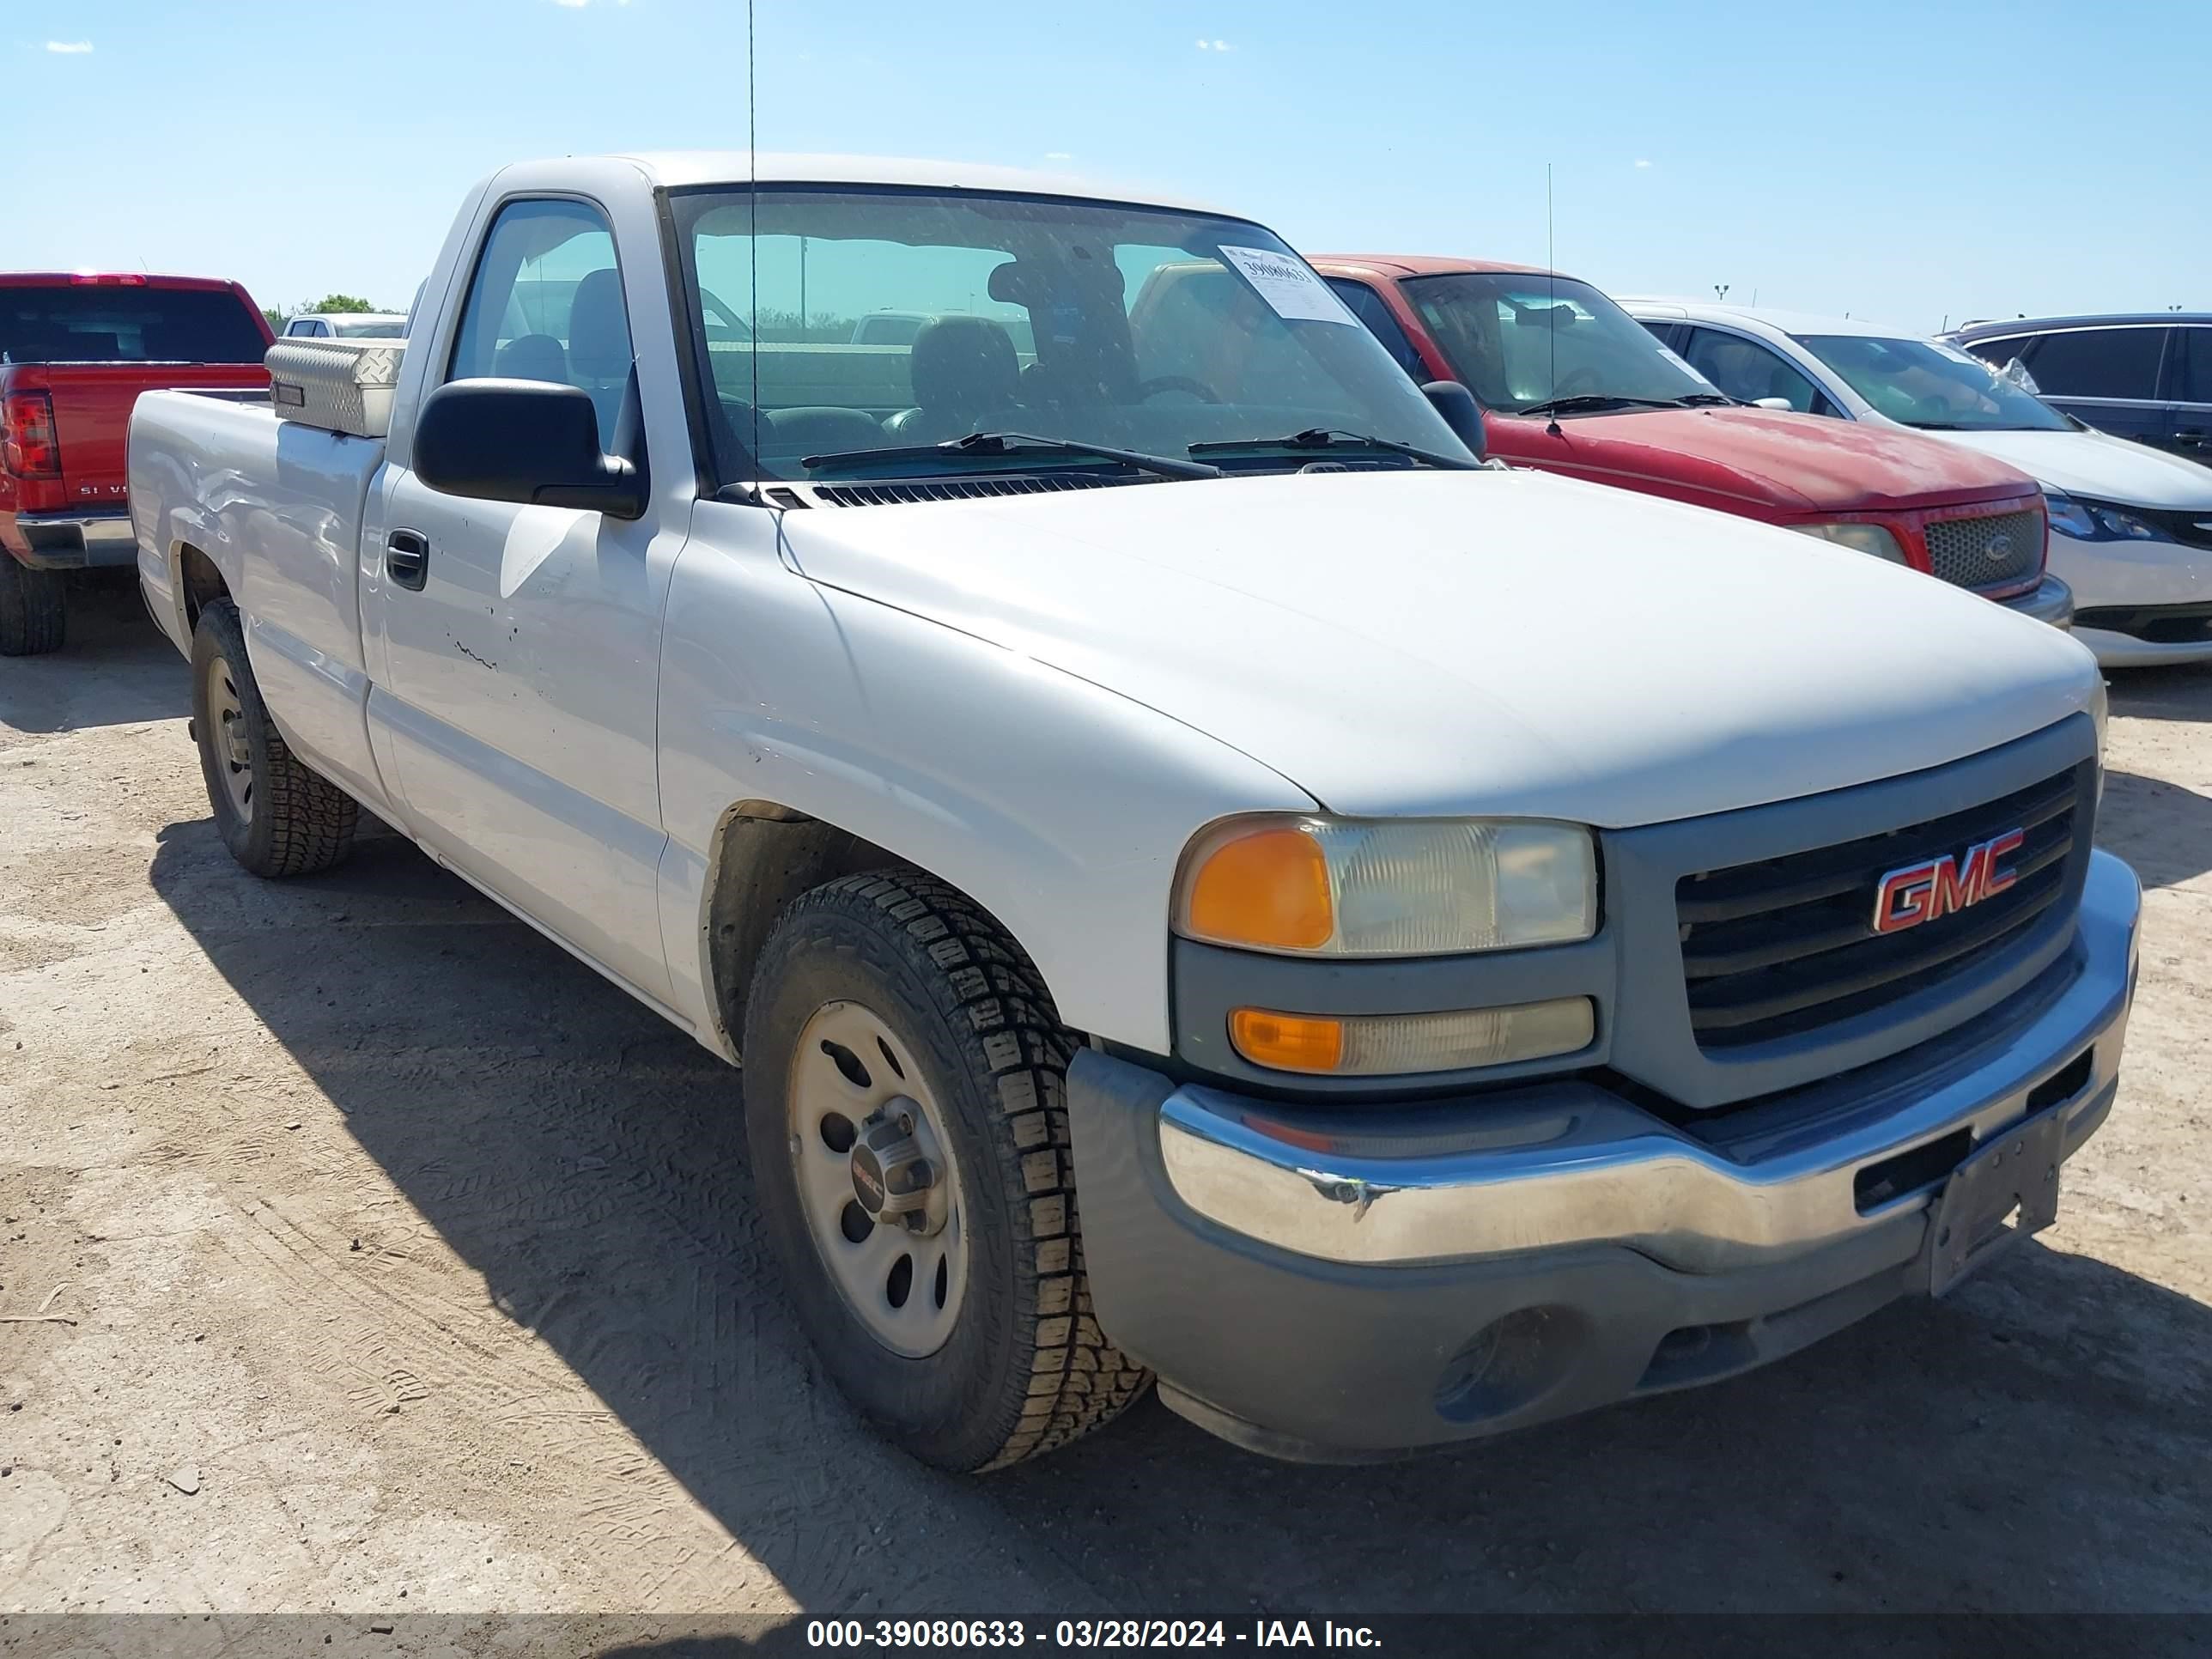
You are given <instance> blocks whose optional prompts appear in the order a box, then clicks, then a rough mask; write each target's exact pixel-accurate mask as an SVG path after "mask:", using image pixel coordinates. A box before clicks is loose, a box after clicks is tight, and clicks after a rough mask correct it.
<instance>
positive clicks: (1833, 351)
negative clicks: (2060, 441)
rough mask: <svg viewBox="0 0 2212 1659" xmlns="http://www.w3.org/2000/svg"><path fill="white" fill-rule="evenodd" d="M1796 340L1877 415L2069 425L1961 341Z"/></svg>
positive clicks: (1999, 427) (2015, 425) (1949, 424)
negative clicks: (1960, 345)
mask: <svg viewBox="0 0 2212 1659" xmlns="http://www.w3.org/2000/svg"><path fill="white" fill-rule="evenodd" d="M1797 343H1798V344H1800V345H1802V346H1803V347H1804V348H1805V349H1806V350H1808V351H1809V352H1811V353H1812V354H1813V355H1814V356H1815V357H1818V358H1819V359H1820V361H1821V362H1824V363H1826V364H1827V366H1828V367H1829V368H1832V369H1833V370H1835V371H1836V373H1837V374H1840V375H1842V376H1843V377H1844V380H1846V381H1848V382H1849V383H1850V388H1851V390H1852V391H1854V392H1857V393H1858V394H1859V396H1860V397H1862V398H1865V399H1866V400H1867V401H1868V402H1869V403H1870V404H1873V405H1874V406H1875V410H1876V412H1878V413H1880V414H1882V415H1887V416H1888V417H1889V418H1890V419H1891V420H1893V421H1896V422H1901V423H1902V424H1904V425H1905V426H1917V427H1919V428H1922V429H1923V431H1929V432H2063V431H2065V430H2066V429H2067V424H2066V417H2065V416H2063V415H2061V414H2060V413H2059V412H2058V411H2057V410H2055V409H2053V408H2051V406H2050V405H2049V404H2045V403H2044V402H2042V401H2041V400H2040V399H2039V398H2036V397H2034V396H2033V395H2032V394H2030V393H2029V392H2024V391H2022V390H2021V388H2020V387H2019V386H2015V385H2014V384H2013V383H2012V382H2011V381H2010V380H2006V379H2005V378H2004V376H2003V375H2002V374H1999V373H1997V371H1996V370H1995V369H1993V368H1990V366H1989V365H1988V364H1987V363H1985V362H1983V361H1982V360H1981V359H1980V358H1978V357H1977V356H1973V355H1972V353H1970V352H1966V351H1961V350H1960V349H1959V348H1958V347H1956V346H1954V345H1946V344H1943V343H1940V342H1937V341H1934V340H1916V339H1910V338H1905V337H1894V338H1893V337H1882V336H1876V335H1871V334H1801V335H1799V336H1797ZM2008 361H2009V359H2008Z"/></svg>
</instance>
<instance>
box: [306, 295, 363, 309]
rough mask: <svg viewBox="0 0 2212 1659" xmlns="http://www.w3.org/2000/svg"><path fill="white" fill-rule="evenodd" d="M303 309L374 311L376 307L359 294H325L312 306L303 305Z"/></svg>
mask: <svg viewBox="0 0 2212 1659" xmlns="http://www.w3.org/2000/svg"><path fill="white" fill-rule="evenodd" d="M300 309H301V310H302V311H323V312H342V311H374V310H375V309H376V307H374V306H373V305H371V304H369V302H368V301H366V300H364V299H362V297H361V296H360V295H357V294H325V295H323V297H322V298H321V299H320V300H319V301H316V302H315V303H314V304H313V305H311V306H301V307H300Z"/></svg>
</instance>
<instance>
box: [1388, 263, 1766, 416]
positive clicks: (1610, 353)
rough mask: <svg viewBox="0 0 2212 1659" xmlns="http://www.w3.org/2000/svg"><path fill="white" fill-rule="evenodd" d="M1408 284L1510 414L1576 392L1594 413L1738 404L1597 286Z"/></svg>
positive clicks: (1434, 327)
mask: <svg viewBox="0 0 2212 1659" xmlns="http://www.w3.org/2000/svg"><path fill="white" fill-rule="evenodd" d="M1403 287H1404V289H1405V294H1406V297H1407V299H1408V300H1409V301H1412V302H1413V309H1414V310H1415V311H1416V312H1418V313H1419V314H1420V318H1421V321H1422V322H1423V324H1425V325H1426V326H1427V328H1428V331H1429V333H1430V335H1431V337H1433V338H1434V339H1435V341H1436V343H1437V345H1438V346H1439V347H1440V348H1441V349H1443V354H1444V361H1445V362H1449V364H1450V365H1451V367H1452V373H1453V374H1455V375H1456V376H1458V378H1459V379H1460V380H1462V381H1464V382H1465V383H1466V385H1467V387H1468V390H1469V391H1471V392H1474V395H1475V397H1476V398H1479V399H1480V401H1481V403H1482V405H1483V407H1484V408H1486V409H1491V410H1497V411H1498V413H1500V414H1504V415H1517V414H1519V413H1521V412H1522V411H1523V410H1534V409H1535V408H1536V407H1537V406H1538V405H1539V404H1547V405H1548V404H1554V403H1557V402H1559V400H1561V399H1563V398H1574V399H1575V400H1577V404H1580V406H1581V408H1582V410H1583V411H1584V412H1588V413H1592V414H1602V413H1607V412H1609V411H1608V410H1607V408H1606V407H1605V404H1607V403H1611V404H1613V406H1614V407H1615V408H1619V409H1636V408H1648V407H1650V405H1651V404H1679V403H1683V402H1689V403H1692V404H1697V403H1726V402H1729V399H1728V398H1724V397H1723V396H1722V395H1721V394H1720V393H1719V392H1717V390H1716V389H1715V388H1714V386H1713V384H1712V382H1711V381H1710V380H1706V379H1705V377H1704V376H1703V375H1701V374H1699V373H1698V372H1697V370H1695V369H1693V368H1691V367H1690V366H1689V364H1687V363H1686V362H1683V361H1682V360H1681V359H1680V357H1678V356H1675V355H1674V353H1673V352H1671V351H1669V350H1668V349H1667V348H1666V347H1665V346H1663V345H1662V344H1660V343H1659V342H1658V341H1656V340H1655V339H1653V338H1652V337H1651V335H1650V331H1648V330H1646V329H1645V328H1644V325H1642V324H1641V323H1639V322H1638V321H1637V320H1636V319H1634V318H1633V317H1631V316H1630V315H1629V314H1628V313H1626V312H1625V311H1623V310H1622V309H1621V308H1620V307H1619V306H1617V305H1615V304H1613V301H1610V300H1608V299H1607V298H1606V297H1605V295H1602V294H1601V293H1599V292H1598V291H1597V290H1596V289H1594V288H1592V287H1591V286H1590V285H1589V283H1578V282H1576V281H1574V280H1572V279H1571V278H1569V277H1565V276H1560V277H1550V276H1534V275H1531V274H1529V273H1527V272H1521V271H1514V272H1504V271H1499V272H1458V273H1454V274H1452V275H1449V276H1414V277H1409V278H1408V279H1407V281H1406V282H1405V283H1404V284H1403ZM1601 400H1602V401H1601Z"/></svg>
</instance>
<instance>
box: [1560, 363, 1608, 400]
mask: <svg viewBox="0 0 2212 1659" xmlns="http://www.w3.org/2000/svg"><path fill="white" fill-rule="evenodd" d="M1597 384H1598V374H1597V371H1596V370H1595V369H1594V368H1591V367H1590V366H1589V364H1588V363H1584V364H1583V366H1582V367H1581V368H1571V369H1569V370H1568V371H1567V372H1566V373H1565V374H1564V375H1562V376H1560V378H1559V384H1558V385H1557V386H1553V388H1552V396H1553V397H1554V398H1571V397H1573V396H1574V395H1575V393H1576V392H1577V391H1583V390H1588V391H1592V392H1595V390H1596V389H1597Z"/></svg>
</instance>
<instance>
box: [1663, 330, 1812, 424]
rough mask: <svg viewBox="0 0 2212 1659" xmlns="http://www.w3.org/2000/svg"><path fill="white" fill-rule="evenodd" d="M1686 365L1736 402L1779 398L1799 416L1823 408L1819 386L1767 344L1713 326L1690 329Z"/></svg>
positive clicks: (1754, 401) (1753, 402)
mask: <svg viewBox="0 0 2212 1659" xmlns="http://www.w3.org/2000/svg"><path fill="white" fill-rule="evenodd" d="M1689 356H1690V367H1691V368H1694V369H1696V370H1697V371H1698V373H1699V374H1702V375H1704V376H1705V378H1706V379H1707V380H1711V382H1712V383H1713V384H1714V385H1715V386H1718V387H1719V388H1720V389H1721V390H1722V391H1723V392H1727V393H1728V395H1729V397H1731V398H1735V399H1736V401H1737V402H1739V403H1746V404H1755V403H1757V402H1758V401H1759V399H1760V398H1786V399H1788V401H1789V404H1790V408H1792V409H1794V410H1796V411H1797V412H1798V413H1799V414H1801V415H1810V414H1812V413H1814V407H1815V405H1816V404H1817V405H1820V406H1821V407H1822V409H1823V410H1825V408H1826V400H1825V399H1823V398H1821V396H1820V388H1819V387H1818V386H1814V384H1813V382H1812V381H1811V380H1809V379H1808V378H1807V376H1806V375H1805V374H1804V372H1803V371H1802V370H1801V369H1799V368H1796V366H1795V365H1794V364H1792V363H1790V362H1788V361H1787V360H1786V359H1785V358H1784V357H1783V356H1781V355H1780V354H1779V353H1778V352H1777V351H1775V350H1774V349H1772V348H1771V347H1769V346H1763V345H1761V344H1759V343H1758V342H1757V341H1756V340H1747V339H1745V338H1744V337H1742V336H1741V335H1740V334H1724V333H1723V332H1722V331H1720V330H1718V329H1717V328H1693V329H1692V330H1691V331H1690V352H1689Z"/></svg>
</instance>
